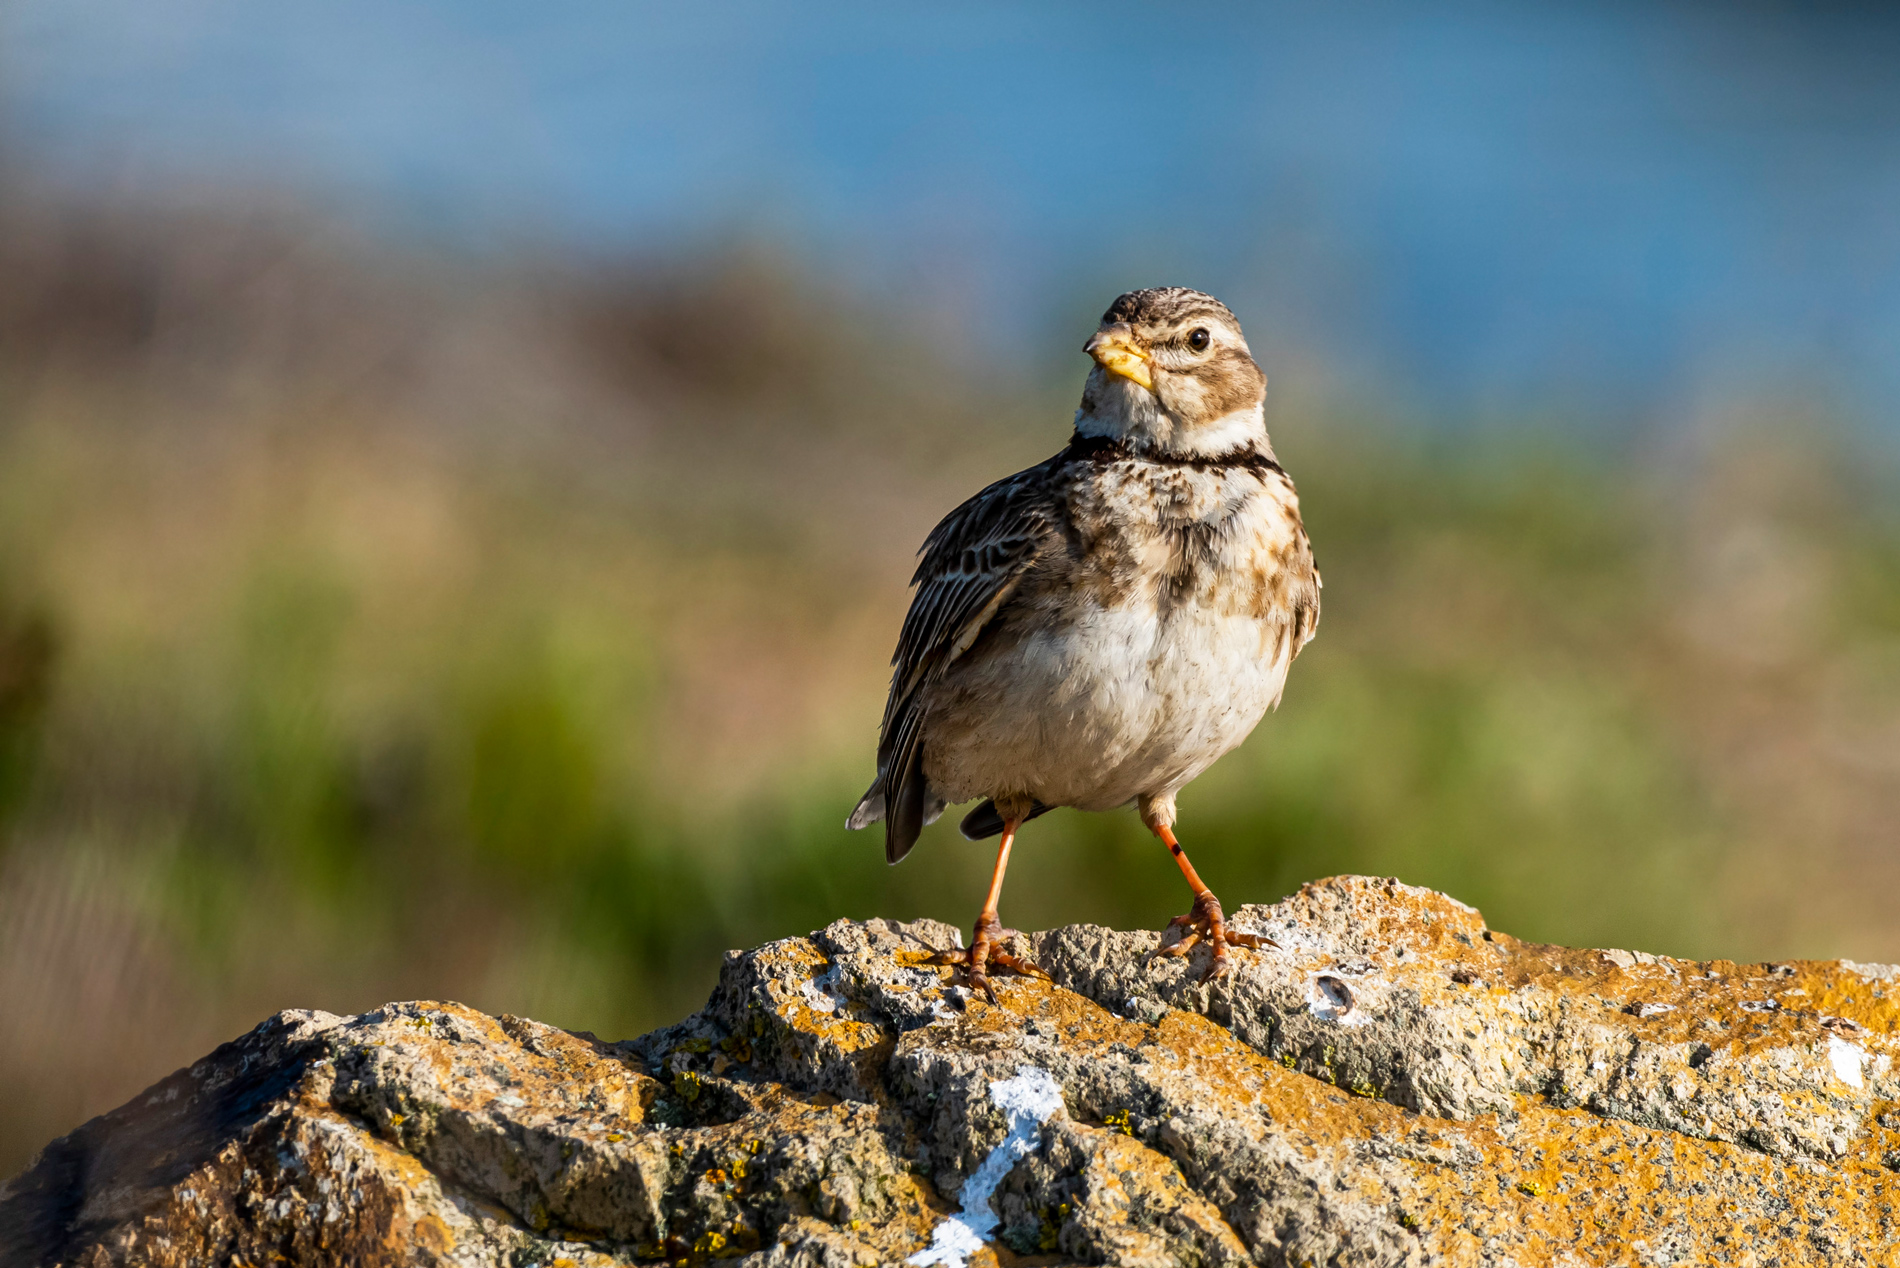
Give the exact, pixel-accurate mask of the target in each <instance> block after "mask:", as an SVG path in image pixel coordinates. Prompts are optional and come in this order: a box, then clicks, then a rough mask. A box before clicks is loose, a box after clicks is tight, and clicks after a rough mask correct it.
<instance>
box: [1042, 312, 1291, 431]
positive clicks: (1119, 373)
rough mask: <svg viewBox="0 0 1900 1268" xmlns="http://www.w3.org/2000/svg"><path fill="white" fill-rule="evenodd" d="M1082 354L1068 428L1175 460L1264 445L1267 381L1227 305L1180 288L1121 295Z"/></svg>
mask: <svg viewBox="0 0 1900 1268" xmlns="http://www.w3.org/2000/svg"><path fill="white" fill-rule="evenodd" d="M1082 350H1083V351H1084V352H1086V353H1088V354H1089V355H1090V356H1091V357H1094V358H1095V367H1094V369H1092V370H1091V371H1090V372H1089V378H1088V383H1087V384H1086V385H1085V386H1084V387H1083V389H1082V404H1081V407H1080V408H1079V409H1077V410H1076V413H1075V429H1076V431H1078V432H1080V433H1081V434H1082V435H1085V436H1112V437H1115V438H1117V439H1125V440H1128V441H1131V442H1133V443H1136V444H1139V445H1145V446H1153V447H1154V448H1156V449H1158V450H1160V451H1163V452H1166V453H1170V454H1175V455H1179V456H1184V457H1194V456H1202V455H1209V456H1211V455H1213V454H1219V453H1228V452H1231V451H1233V450H1235V449H1239V448H1245V447H1248V446H1256V445H1257V446H1259V447H1261V448H1264V447H1265V445H1266V437H1267V432H1266V422H1265V419H1264V415H1263V413H1262V405H1263V404H1264V402H1265V401H1266V395H1267V376H1266V375H1265V374H1263V373H1261V370H1260V367H1259V366H1258V365H1256V364H1254V359H1253V353H1252V352H1251V351H1250V350H1249V349H1248V347H1247V337H1246V336H1245V335H1243V334H1242V333H1241V332H1240V322H1239V320H1238V319H1236V318H1235V316H1234V314H1233V312H1232V311H1231V310H1230V309H1229V308H1228V307H1227V305H1225V304H1223V303H1221V302H1220V301H1219V300H1217V299H1215V298H1214V297H1213V296H1212V295H1207V294H1203V293H1202V292H1200V291H1196V290H1189V289H1188V288H1187V287H1185V286H1163V287H1159V288H1156V289H1154V290H1146V291H1129V292H1128V293H1127V294H1126V295H1123V296H1121V297H1120V298H1118V299H1117V300H1116V301H1115V302H1114V303H1113V304H1110V305H1109V306H1108V311H1107V312H1106V313H1104V314H1103V315H1102V324H1101V327H1100V329H1098V330H1097V331H1096V332H1095V333H1094V334H1093V335H1091V336H1089V341H1088V342H1087V343H1086V344H1084V345H1082Z"/></svg>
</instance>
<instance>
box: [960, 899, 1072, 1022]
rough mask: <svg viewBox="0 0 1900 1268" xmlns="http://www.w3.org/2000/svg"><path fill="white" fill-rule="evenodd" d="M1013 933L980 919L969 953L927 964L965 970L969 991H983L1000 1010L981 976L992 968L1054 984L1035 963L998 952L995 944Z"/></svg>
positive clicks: (987, 984)
mask: <svg viewBox="0 0 1900 1268" xmlns="http://www.w3.org/2000/svg"><path fill="white" fill-rule="evenodd" d="M1014 932H1015V931H1014V930H1005V929H1004V928H1003V927H1002V925H1001V924H1000V923H999V922H998V921H996V920H995V919H994V918H992V919H989V920H985V919H984V918H983V917H981V916H979V917H977V921H976V931H975V936H974V937H972V938H971V939H970V947H969V950H967V951H965V950H961V949H959V950H955V951H939V952H937V954H935V955H933V956H931V957H930V963H932V964H960V965H962V966H964V972H965V974H966V975H967V976H968V978H969V979H970V989H971V990H975V991H982V992H983V994H984V995H986V996H988V998H989V1001H990V1003H992V1004H995V1005H996V1006H997V1007H999V1008H1000V1007H1001V1006H1002V1003H1001V1001H1000V1000H998V999H997V998H996V988H995V987H994V986H992V985H990V977H989V974H988V973H986V972H984V970H985V969H987V968H988V967H989V966H991V965H995V966H996V967H997V968H999V969H1002V970H1004V971H1005V972H1009V973H1015V974H1019V975H1021V976H1023V977H1039V978H1041V979H1043V980H1044V981H1045V982H1051V981H1054V980H1055V979H1054V978H1052V977H1050V976H1049V974H1048V973H1047V972H1045V971H1044V970H1043V969H1042V967H1041V966H1040V965H1038V964H1037V963H1036V962H1035V961H1033V960H1025V959H1023V958H1021V957H1020V956H1014V955H1011V954H1010V953H1009V952H1007V951H1003V950H1000V949H999V948H998V944H999V943H1001V942H1002V941H1003V940H1004V938H1005V936H1006V935H1007V934H1011V933H1014Z"/></svg>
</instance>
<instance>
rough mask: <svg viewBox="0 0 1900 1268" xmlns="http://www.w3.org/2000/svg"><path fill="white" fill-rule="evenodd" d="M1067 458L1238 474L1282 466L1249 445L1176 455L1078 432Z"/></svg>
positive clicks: (1277, 468)
mask: <svg viewBox="0 0 1900 1268" xmlns="http://www.w3.org/2000/svg"><path fill="white" fill-rule="evenodd" d="M1063 453H1064V456H1065V457H1067V458H1069V459H1070V460H1071V461H1076V462H1119V461H1122V460H1123V459H1127V460H1130V461H1133V462H1151V463H1153V464H1155V465H1156V466H1159V467H1192V468H1193V469H1194V470H1196V471H1239V470H1247V471H1253V472H1256V473H1264V472H1268V471H1279V472H1280V473H1281V474H1282V475H1284V474H1285V472H1284V471H1282V470H1281V467H1280V464H1279V463H1277V462H1275V461H1274V460H1273V459H1272V458H1269V457H1268V456H1267V455H1266V454H1263V453H1261V452H1260V451H1259V450H1258V449H1255V448H1253V447H1252V446H1250V445H1243V446H1241V447H1240V448H1238V449H1229V450H1227V451H1226V452H1225V453H1216V454H1173V453H1166V452H1163V451H1161V450H1155V449H1137V448H1135V447H1134V446H1133V445H1130V444H1129V443H1128V442H1127V441H1126V440H1123V439H1121V438H1120V437H1116V436H1084V435H1083V434H1082V433H1080V432H1077V433H1076V434H1075V435H1074V436H1071V437H1070V438H1069V447H1068V448H1067V449H1066V450H1064V451H1063Z"/></svg>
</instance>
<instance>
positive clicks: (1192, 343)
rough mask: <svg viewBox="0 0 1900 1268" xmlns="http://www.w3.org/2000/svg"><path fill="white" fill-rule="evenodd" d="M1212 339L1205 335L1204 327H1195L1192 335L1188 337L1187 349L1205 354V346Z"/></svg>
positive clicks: (1205, 328)
mask: <svg viewBox="0 0 1900 1268" xmlns="http://www.w3.org/2000/svg"><path fill="white" fill-rule="evenodd" d="M1212 339H1213V336H1212V335H1210V334H1208V333H1207V327H1206V326H1196V327H1195V328H1194V331H1193V333H1192V334H1190V335H1189V336H1188V347H1190V348H1192V349H1194V350H1195V351H1196V352H1206V351H1207V345H1208V343H1209V341H1211V340H1212Z"/></svg>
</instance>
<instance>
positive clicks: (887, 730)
mask: <svg viewBox="0 0 1900 1268" xmlns="http://www.w3.org/2000/svg"><path fill="white" fill-rule="evenodd" d="M1059 461H1060V456H1058V457H1057V458H1052V459H1050V460H1049V461H1048V462H1045V463H1041V464H1039V465H1038V466H1034V467H1031V468H1029V470H1027V471H1021V472H1018V473H1017V474H1015V475H1013V476H1010V477H1009V478H1008V479H1005V480H998V481H997V482H996V483H995V484H992V485H990V486H989V487H988V488H987V489H984V490H983V491H982V492H981V493H979V494H977V495H976V496H975V497H973V498H971V499H970V500H969V501H967V502H965V503H964V504H963V505H962V506H959V507H958V508H957V509H956V510H954V511H952V512H950V514H949V515H947V516H945V517H944V519H943V522H942V523H941V524H938V525H937V527H936V528H934V529H932V530H931V532H930V536H929V537H927V538H925V539H924V545H923V549H922V550H921V551H920V552H919V554H920V555H921V556H922V557H921V559H920V560H919V562H918V564H917V572H916V575H915V576H913V577H912V578H911V584H912V585H914V586H915V587H917V593H916V595H915V596H913V597H912V599H911V603H910V612H909V614H908V615H907V616H905V618H904V629H903V632H902V633H901V634H899V635H898V638H897V651H896V652H895V653H894V654H893V655H892V657H891V667H892V672H891V694H890V698H889V700H888V701H887V702H886V703H885V706H884V725H883V729H882V733H881V734H880V736H879V738H878V748H877V768H878V781H877V783H876V784H874V785H872V791H871V793H870V794H867V796H866V799H865V800H866V803H867V805H868V804H869V803H870V802H871V800H872V798H873V797H875V796H876V795H877V794H879V793H882V794H883V795H884V798H885V807H884V808H885V855H886V857H887V858H889V859H890V861H891V862H893V863H895V862H896V861H897V860H898V859H901V858H903V857H904V855H905V854H906V853H908V852H909V851H910V847H911V846H912V845H913V844H915V842H916V840H917V834H918V833H919V832H921V831H922V830H923V824H924V813H925V801H926V799H927V792H926V789H925V786H924V782H925V781H924V773H923V747H924V746H923V739H924V717H923V712H924V711H923V709H922V707H921V703H920V696H921V692H922V688H923V687H924V686H925V685H926V684H927V683H929V682H931V681H933V680H935V679H936V678H937V677H938V676H940V675H941V674H942V673H943V671H944V670H945V669H946V668H948V667H949V665H950V664H951V662H953V661H955V660H956V658H957V657H959V656H961V655H963V653H964V652H966V651H968V650H969V649H970V647H971V645H972V644H974V643H975V642H976V639H977V636H978V635H979V634H981V633H982V632H983V629H984V627H985V626H987V625H988V624H989V623H990V621H992V620H993V619H995V617H996V614H997V612H999V611H1000V610H1001V609H1002V607H1003V605H1004V604H1005V603H1006V602H1008V601H1009V597H1010V595H1011V594H1013V593H1014V592H1015V590H1016V587H1017V586H1018V585H1019V584H1020V583H1021V581H1022V579H1023V576H1024V574H1025V573H1027V572H1028V571H1029V569H1030V567H1031V566H1032V565H1034V564H1035V562H1036V560H1037V559H1039V558H1040V557H1041V556H1042V555H1043V553H1044V551H1046V550H1047V549H1048V548H1049V547H1050V545H1051V544H1052V543H1053V542H1056V541H1058V540H1060V534H1059V531H1058V518H1059V517H1058V514H1057V506H1056V498H1055V496H1054V492H1053V489H1052V487H1051V480H1050V476H1051V475H1052V474H1053V467H1054V465H1055V464H1056V463H1057V462H1059ZM853 818H854V821H855V819H856V818H857V816H853Z"/></svg>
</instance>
